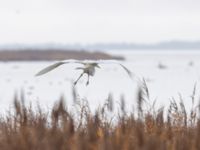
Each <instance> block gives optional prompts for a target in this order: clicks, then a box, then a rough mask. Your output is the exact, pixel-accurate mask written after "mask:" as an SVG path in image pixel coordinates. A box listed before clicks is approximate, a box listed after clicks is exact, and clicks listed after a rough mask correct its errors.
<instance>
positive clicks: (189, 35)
mask: <svg viewBox="0 0 200 150" xmlns="http://www.w3.org/2000/svg"><path fill="white" fill-rule="evenodd" d="M199 8H200V1H199V0H0V43H43V42H61V43H65V42H66V43H77V42H80V43H94V42H138V43H152V42H159V41H164V40H190V41H193V40H200V30H199V29H200V9H199Z"/></svg>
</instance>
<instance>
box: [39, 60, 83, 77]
mask: <svg viewBox="0 0 200 150" xmlns="http://www.w3.org/2000/svg"><path fill="white" fill-rule="evenodd" d="M67 63H81V64H82V62H81V61H78V60H73V59H72V60H71V59H70V60H65V61H60V62H57V63H54V64H52V65H50V66H47V67H46V68H44V69H42V70H40V71H39V72H38V73H37V74H36V75H35V76H40V75H43V74H45V73H48V72H50V71H51V70H53V69H55V68H57V67H59V66H61V65H63V64H67Z"/></svg>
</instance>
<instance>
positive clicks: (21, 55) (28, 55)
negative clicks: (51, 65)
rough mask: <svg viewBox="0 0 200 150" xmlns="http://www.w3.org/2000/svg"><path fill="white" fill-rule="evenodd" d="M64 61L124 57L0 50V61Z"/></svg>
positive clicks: (101, 53)
mask: <svg viewBox="0 0 200 150" xmlns="http://www.w3.org/2000/svg"><path fill="white" fill-rule="evenodd" d="M64 59H78V60H84V59H91V60H98V59H105V60H106V59H116V60H124V57H122V56H114V55H111V54H107V53H104V52H89V51H78V50H51V49H48V50H28V49H27V50H0V61H50V60H64Z"/></svg>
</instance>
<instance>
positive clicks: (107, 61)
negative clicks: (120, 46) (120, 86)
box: [96, 60, 134, 78]
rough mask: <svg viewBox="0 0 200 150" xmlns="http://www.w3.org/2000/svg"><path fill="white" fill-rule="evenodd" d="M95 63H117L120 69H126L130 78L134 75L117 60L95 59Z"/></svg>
mask: <svg viewBox="0 0 200 150" xmlns="http://www.w3.org/2000/svg"><path fill="white" fill-rule="evenodd" d="M96 63H98V64H116V65H119V66H120V67H122V69H124V70H125V71H126V73H127V74H128V75H129V77H130V78H133V77H134V74H133V73H132V72H131V71H130V70H129V69H128V68H127V67H125V66H124V65H123V64H122V63H121V62H119V61H116V60H99V61H96Z"/></svg>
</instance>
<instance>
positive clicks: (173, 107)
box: [0, 88, 200, 150]
mask: <svg viewBox="0 0 200 150" xmlns="http://www.w3.org/2000/svg"><path fill="white" fill-rule="evenodd" d="M144 89H145V88H144ZM144 93H146V94H147V93H148V89H147V88H146V89H145V90H143V89H140V90H139V92H138V98H137V112H132V113H126V108H125V101H124V98H123V97H122V98H121V107H120V110H119V113H118V114H117V115H116V116H117V117H116V118H117V119H116V120H115V121H113V120H112V118H111V117H107V114H108V113H109V112H112V111H113V98H112V95H109V97H108V99H107V100H106V102H105V104H104V105H103V106H102V107H100V108H98V109H97V110H96V111H95V113H91V111H90V108H89V105H88V103H87V101H80V100H78V101H77V100H76V98H77V97H76V93H75V91H74V92H73V94H74V97H73V98H74V102H76V110H77V111H76V113H74V112H70V111H69V110H68V109H67V105H66V104H65V102H64V100H63V99H62V98H61V99H60V101H59V102H58V103H57V104H55V105H54V107H53V108H52V109H51V110H50V111H49V112H44V111H43V110H42V109H41V108H40V107H39V106H38V108H37V109H33V108H32V106H31V105H30V106H25V105H24V101H25V100H24V98H23V97H21V98H20V99H19V98H17V97H16V98H15V100H14V113H13V112H8V113H7V115H6V116H2V117H1V118H0V149H1V150H44V149H46V150H95V149H98V150H134V149H135V150H188V149H192V150H199V149H200V118H199V114H200V111H199V109H198V107H193V108H192V109H191V112H190V113H187V112H186V110H185V106H184V103H183V101H180V103H177V102H176V101H175V100H172V101H171V104H170V106H169V108H168V111H167V114H165V115H164V108H160V109H158V110H155V108H154V107H149V110H144V105H146V103H145V99H147V98H148V95H147V97H146V98H145V96H144ZM148 94H149V93H148ZM194 94H195V92H194ZM193 96H194V95H193ZM145 108H146V107H145ZM165 116H167V117H165Z"/></svg>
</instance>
